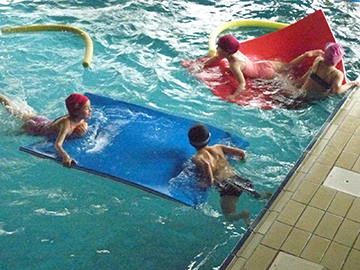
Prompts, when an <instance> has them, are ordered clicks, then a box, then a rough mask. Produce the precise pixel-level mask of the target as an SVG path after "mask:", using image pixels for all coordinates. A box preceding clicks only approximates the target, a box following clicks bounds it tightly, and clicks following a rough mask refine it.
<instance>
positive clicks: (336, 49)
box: [324, 42, 344, 65]
mask: <svg viewBox="0 0 360 270" xmlns="http://www.w3.org/2000/svg"><path fill="white" fill-rule="evenodd" d="M343 56H344V49H343V47H341V45H340V44H338V43H334V42H329V43H326V45H325V49H324V60H325V62H326V63H327V64H329V65H336V64H337V63H339V62H340V60H341V59H342V58H343Z"/></svg>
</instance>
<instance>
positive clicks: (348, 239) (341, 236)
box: [334, 219, 360, 263]
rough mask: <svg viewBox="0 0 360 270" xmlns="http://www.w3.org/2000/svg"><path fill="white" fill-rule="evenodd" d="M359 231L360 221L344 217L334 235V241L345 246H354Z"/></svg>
mask: <svg viewBox="0 0 360 270" xmlns="http://www.w3.org/2000/svg"><path fill="white" fill-rule="evenodd" d="M359 231H360V223H358V222H355V221H352V220H349V219H344V221H343V222H342V224H341V226H340V228H339V230H338V232H337V233H336V235H335V237H334V241H336V242H338V243H340V244H343V245H345V246H348V247H352V246H353V244H354V242H355V240H356V237H357V236H358V234H359ZM359 259H360V258H359ZM359 263H360V261H359Z"/></svg>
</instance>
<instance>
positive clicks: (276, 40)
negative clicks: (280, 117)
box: [182, 10, 345, 109]
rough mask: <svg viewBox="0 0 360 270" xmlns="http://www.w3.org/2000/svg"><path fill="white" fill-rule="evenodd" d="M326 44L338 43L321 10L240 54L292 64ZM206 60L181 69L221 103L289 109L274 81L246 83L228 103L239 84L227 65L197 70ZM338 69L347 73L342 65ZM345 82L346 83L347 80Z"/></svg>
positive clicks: (245, 46)
mask: <svg viewBox="0 0 360 270" xmlns="http://www.w3.org/2000/svg"><path fill="white" fill-rule="evenodd" d="M327 42H335V38H334V35H333V33H332V31H331V29H330V27H329V24H328V22H327V21H326V18H325V15H324V13H323V12H322V10H318V11H316V12H314V13H312V14H310V15H308V16H307V17H305V18H303V19H301V20H300V21H298V22H296V23H294V24H291V25H289V26H287V27H285V28H283V29H280V30H277V31H275V32H272V33H270V34H267V35H264V36H260V37H258V38H255V39H252V40H248V41H245V42H242V43H241V46H240V48H241V49H240V50H241V52H242V53H243V54H245V55H247V56H248V57H249V58H250V59H261V60H274V59H275V60H279V61H282V62H290V61H291V60H292V59H294V58H296V57H297V56H299V55H301V54H303V53H304V52H306V51H310V50H316V49H323V48H324V47H325V44H326V43H327ZM206 58H207V57H202V58H200V59H197V60H185V61H183V62H182V65H183V66H184V67H186V68H187V69H188V70H189V71H190V72H191V73H192V74H194V75H195V76H196V77H197V78H198V79H199V80H200V81H202V82H204V83H205V84H206V85H207V86H208V87H209V88H210V89H211V92H212V93H213V94H214V95H216V96H218V97H220V98H221V99H222V100H225V101H228V102H234V103H237V104H239V105H241V106H256V107H260V108H262V109H272V108H274V107H286V105H284V104H282V102H283V101H281V99H280V100H279V98H275V96H276V95H274V89H272V87H274V83H273V82H271V81H272V80H268V81H262V82H261V83H259V81H258V80H256V79H246V89H245V90H244V91H243V92H242V93H241V95H239V96H238V97H237V98H236V99H235V100H229V99H227V96H229V95H231V94H232V93H233V92H234V91H235V89H236V88H237V85H238V83H237V81H236V79H235V77H234V76H233V75H232V73H231V71H230V69H229V65H228V61H227V60H226V59H223V60H221V61H219V62H218V63H216V64H214V65H212V66H210V67H205V68H202V69H199V68H196V67H198V66H199V64H200V63H203V62H204V59H206ZM313 60H314V58H312V59H308V60H306V61H304V62H303V63H302V65H301V69H298V70H297V72H296V74H304V73H305V72H306V71H307V70H308V68H309V67H310V66H311V64H312V61H313ZM337 68H338V69H340V70H341V71H342V72H343V73H344V65H343V62H342V61H341V62H340V63H339V64H338V65H337ZM344 82H345V79H344Z"/></svg>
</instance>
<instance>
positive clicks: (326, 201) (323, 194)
mask: <svg viewBox="0 0 360 270" xmlns="http://www.w3.org/2000/svg"><path fill="white" fill-rule="evenodd" d="M335 194H336V190H334V189H332V188H329V187H326V186H323V185H322V186H320V187H319V189H318V190H317V191H316V193H315V195H314V197H313V198H312V199H311V201H310V204H309V205H311V206H313V207H316V208H319V209H321V210H326V209H328V207H329V205H330V203H331V202H332V200H333V198H334V197H335Z"/></svg>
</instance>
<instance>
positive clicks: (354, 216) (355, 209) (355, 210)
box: [346, 198, 360, 222]
mask: <svg viewBox="0 0 360 270" xmlns="http://www.w3.org/2000/svg"><path fill="white" fill-rule="evenodd" d="M359 209H360V198H355V200H354V202H353V204H352V205H351V207H350V210H349V212H348V213H347V215H346V218H348V219H351V220H353V221H356V222H360V215H359Z"/></svg>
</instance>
